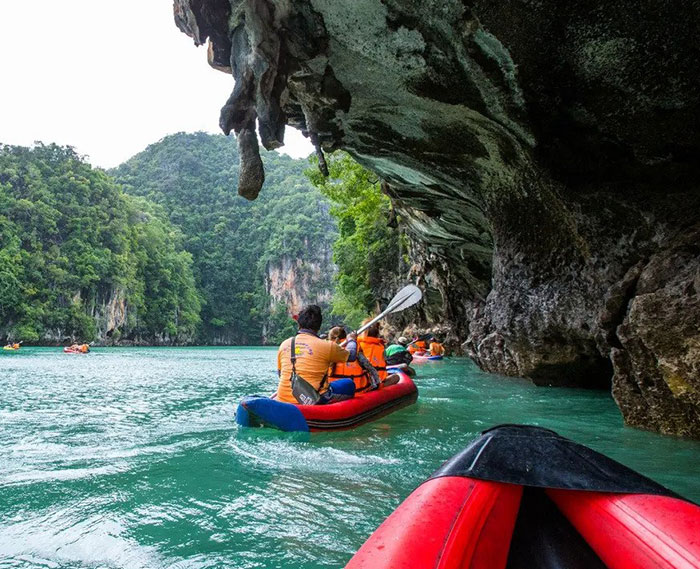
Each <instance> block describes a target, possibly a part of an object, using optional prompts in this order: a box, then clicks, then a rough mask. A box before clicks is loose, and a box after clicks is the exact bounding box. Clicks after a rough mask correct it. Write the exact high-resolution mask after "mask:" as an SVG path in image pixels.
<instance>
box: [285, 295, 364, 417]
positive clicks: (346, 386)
mask: <svg viewBox="0 0 700 569" xmlns="http://www.w3.org/2000/svg"><path fill="white" fill-rule="evenodd" d="M322 322H323V316H322V314H321V308H320V307H318V306H317V305H315V304H312V305H310V306H307V307H306V308H304V309H303V310H302V311H301V312H300V313H299V316H298V318H297V323H298V324H299V332H298V333H297V335H296V336H294V338H288V339H286V340H285V341H284V342H282V345H281V346H280V347H279V350H278V351H277V374H278V375H279V385H278V387H277V396H276V399H277V400H278V401H282V402H284V403H299V401H297V399H296V397H295V396H294V394H293V393H292V382H291V377H292V372H293V371H294V369H296V373H297V375H298V376H300V377H302V378H303V379H304V380H305V381H306V382H307V383H308V384H310V385H311V387H313V389H315V390H316V391H317V392H318V393H319V394H320V395H321V398H320V399H319V401H318V404H323V403H334V402H336V401H342V400H344V399H350V398H352V397H353V396H354V395H355V384H354V383H353V381H352V380H351V379H339V380H337V381H334V382H333V383H330V382H329V381H328V368H329V367H330V366H331V364H334V363H345V362H353V361H355V359H356V358H357V342H356V336H355V334H350V335H349V336H348V341H347V343H346V345H345V348H341V347H340V346H339V345H338V344H336V343H335V342H329V341H327V340H321V339H320V338H319V337H318V331H319V330H320V329H321V323H322ZM292 340H293V341H294V345H295V353H296V360H295V362H294V363H293V362H292Z"/></svg>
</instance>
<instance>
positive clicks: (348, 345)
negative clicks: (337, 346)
mask: <svg viewBox="0 0 700 569" xmlns="http://www.w3.org/2000/svg"><path fill="white" fill-rule="evenodd" d="M341 346H342V347H343V348H345V350H346V351H347V352H349V354H350V355H349V356H348V359H347V360H345V361H348V362H354V361H356V360H357V334H356V333H355V332H350V334H348V337H347V339H346V340H345V342H343V343H342V344H341Z"/></svg>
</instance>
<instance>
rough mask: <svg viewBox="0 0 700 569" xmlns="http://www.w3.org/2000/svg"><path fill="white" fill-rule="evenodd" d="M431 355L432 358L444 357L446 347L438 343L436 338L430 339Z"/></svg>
mask: <svg viewBox="0 0 700 569" xmlns="http://www.w3.org/2000/svg"><path fill="white" fill-rule="evenodd" d="M430 355H431V356H444V355H445V347H444V346H443V345H442V344H441V343H440V342H438V341H437V340H436V339H435V338H434V337H433V338H431V339H430Z"/></svg>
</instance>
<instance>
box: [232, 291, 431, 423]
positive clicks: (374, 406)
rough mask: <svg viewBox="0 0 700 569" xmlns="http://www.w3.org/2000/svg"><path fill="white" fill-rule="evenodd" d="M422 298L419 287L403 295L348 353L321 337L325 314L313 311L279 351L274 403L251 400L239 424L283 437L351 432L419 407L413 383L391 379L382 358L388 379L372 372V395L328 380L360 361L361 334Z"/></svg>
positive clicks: (399, 376) (241, 409) (345, 381)
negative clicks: (294, 433)
mask: <svg viewBox="0 0 700 569" xmlns="http://www.w3.org/2000/svg"><path fill="white" fill-rule="evenodd" d="M421 297H422V293H421V291H420V289H418V287H416V286H414V285H407V286H406V287H404V288H403V289H401V290H400V291H399V292H398V293H397V294H396V295H395V296H394V298H393V299H392V300H391V302H390V303H389V305H388V306H387V308H386V309H385V310H384V311H383V312H382V313H381V314H380V315H379V316H376V317H375V318H373V319H372V320H371V321H370V322H367V323H366V324H365V325H363V326H362V327H361V328H360V329H359V330H358V331H357V333H352V334H349V335H348V342H347V350H346V349H344V348H342V347H341V346H340V345H339V344H337V343H335V342H331V341H327V340H322V339H321V338H320V337H319V336H318V331H319V329H320V327H321V314H320V309H318V307H316V306H311V307H307V309H305V310H304V311H302V313H300V315H299V317H298V323H299V327H300V329H299V332H298V333H297V334H296V335H295V336H293V337H292V338H289V339H288V340H285V341H284V342H283V343H282V345H281V346H280V349H279V351H278V354H277V358H278V360H277V368H278V374H279V378H280V380H279V386H278V388H277V393H275V395H273V396H272V397H261V396H252V397H245V398H244V399H243V400H242V401H241V403H240V405H239V406H238V410H237V412H236V422H237V423H238V424H239V425H241V426H245V427H253V426H267V427H274V428H277V429H280V430H283V431H316V430H332V429H347V428H351V427H355V426H357V425H359V424H361V423H364V422H367V421H369V420H372V419H376V418H378V417H380V416H382V415H386V414H387V413H389V412H392V411H395V410H396V409H398V408H400V407H404V406H406V405H410V404H411V403H413V402H415V400H416V398H417V396H418V391H417V388H416V386H415V384H414V383H413V381H412V380H411V378H410V377H408V375H407V374H406V373H403V372H399V373H396V374H395V375H393V376H389V375H388V374H387V372H386V369H385V368H386V363H382V362H381V361H379V360H380V359H381V360H383V356H382V358H379V357H378V354H376V358H375V354H371V355H370V356H371V357H373V358H375V359H376V360H377V362H376V364H375V365H379V367H380V368H383V369H381V370H380V371H381V372H383V373H381V374H380V375H377V374H376V372H375V371H374V369H372V371H373V372H374V375H376V376H377V377H376V378H371V383H370V385H368V386H367V390H366V391H361V392H358V393H356V385H355V382H354V381H353V378H351V377H347V378H345V377H338V378H337V379H335V380H334V381H329V379H328V376H329V368H330V370H333V369H334V368H335V367H336V364H338V363H340V364H345V363H346V362H354V361H355V360H356V359H357V355H358V353H360V352H359V351H358V347H357V345H356V342H355V338H356V337H357V335H358V334H362V332H364V331H365V330H367V329H369V328H371V327H372V326H373V325H375V324H376V323H377V322H378V321H379V320H381V319H382V318H383V317H385V316H386V315H388V314H392V313H395V312H399V311H401V310H404V309H405V308H408V307H409V306H413V305H414V304H416V303H417V302H418V301H420V299H421ZM382 352H383V346H382ZM360 354H361V353H360ZM361 357H364V356H362V355H361ZM365 364H366V365H369V362H368V361H365ZM365 364H363V365H365ZM365 367H366V366H365ZM343 369H348V368H347V366H344V367H343ZM331 375H332V374H331ZM389 380H391V381H389ZM363 389H364V383H363Z"/></svg>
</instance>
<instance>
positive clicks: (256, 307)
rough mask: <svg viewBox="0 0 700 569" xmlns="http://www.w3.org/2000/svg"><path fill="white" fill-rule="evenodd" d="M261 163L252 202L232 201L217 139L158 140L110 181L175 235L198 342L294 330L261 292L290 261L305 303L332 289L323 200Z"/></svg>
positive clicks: (229, 149) (230, 163)
mask: <svg viewBox="0 0 700 569" xmlns="http://www.w3.org/2000/svg"><path fill="white" fill-rule="evenodd" d="M263 161H264V163H265V175H266V181H265V187H264V188H263V191H262V192H261V193H260V196H259V197H258V199H257V200H256V201H254V202H249V201H247V200H245V199H244V198H241V197H239V196H238V195H237V193H236V188H237V185H238V150H237V147H236V143H235V140H234V139H232V138H227V137H224V136H215V135H209V134H205V133H195V134H185V133H179V134H176V135H172V136H168V137H166V138H164V139H163V140H161V141H160V142H158V143H156V144H152V145H151V146H149V147H148V148H147V149H146V150H145V151H143V152H141V153H140V154H138V155H136V156H134V157H133V158H132V159H130V160H129V161H127V162H126V163H124V164H122V165H121V166H119V167H118V168H116V169H115V170H113V171H112V174H113V175H114V176H115V177H116V179H117V180H118V181H119V182H120V183H122V184H123V188H124V190H125V191H126V192H127V193H129V194H130V195H138V196H142V197H144V198H146V199H148V200H149V201H152V202H155V203H157V204H159V205H160V206H161V207H162V209H163V211H165V212H167V215H168V216H169V219H170V221H171V222H172V223H173V224H174V225H176V226H177V227H178V228H179V229H180V230H181V231H182V234H183V235H184V241H183V243H184V247H185V248H186V250H187V251H188V252H189V253H190V254H191V255H192V259H193V266H194V276H195V282H196V285H197V288H198V290H199V291H200V292H201V295H202V297H203V305H202V312H201V316H202V326H201V333H200V336H199V341H201V342H205V343H226V344H258V343H260V342H262V341H265V340H267V341H268V342H276V341H277V339H278V338H279V337H281V336H282V335H284V334H287V333H288V331H289V330H293V329H294V322H293V321H292V320H291V319H290V318H289V316H288V312H287V308H286V306H285V305H284V301H283V299H280V298H276V299H275V298H271V296H270V294H269V291H268V290H267V287H266V281H267V279H268V275H269V273H270V270H271V269H272V268H275V267H281V266H282V265H284V264H285V263H286V264H287V265H289V264H290V263H291V262H294V261H298V262H299V265H295V266H294V269H293V270H294V273H295V274H294V277H295V282H296V283H297V286H302V285H303V286H302V288H305V289H306V290H305V293H306V294H305V296H306V297H307V298H308V299H309V300H311V301H315V300H317V298H319V297H321V296H323V294H322V293H323V292H324V291H325V292H326V293H327V291H328V290H329V289H330V288H331V286H332V284H331V277H332V275H331V267H330V262H329V259H328V257H329V255H328V254H327V253H328V252H329V250H330V243H331V242H332V241H333V240H334V239H335V236H336V229H335V224H334V221H333V219H332V218H331V216H330V214H329V212H328V209H329V205H328V202H327V200H325V198H323V196H322V195H321V194H320V193H319V192H318V190H316V189H315V188H314V187H313V186H312V185H311V184H309V182H308V180H307V179H306V178H305V177H304V175H303V172H302V168H301V167H300V162H299V161H295V160H292V159H291V158H289V157H287V156H284V155H280V154H277V153H275V152H268V153H263ZM312 266H316V267H318V266H321V267H323V270H322V271H321V274H320V275H316V276H314V274H313V271H312V270H311V267H312ZM302 281H303V282H302Z"/></svg>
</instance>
